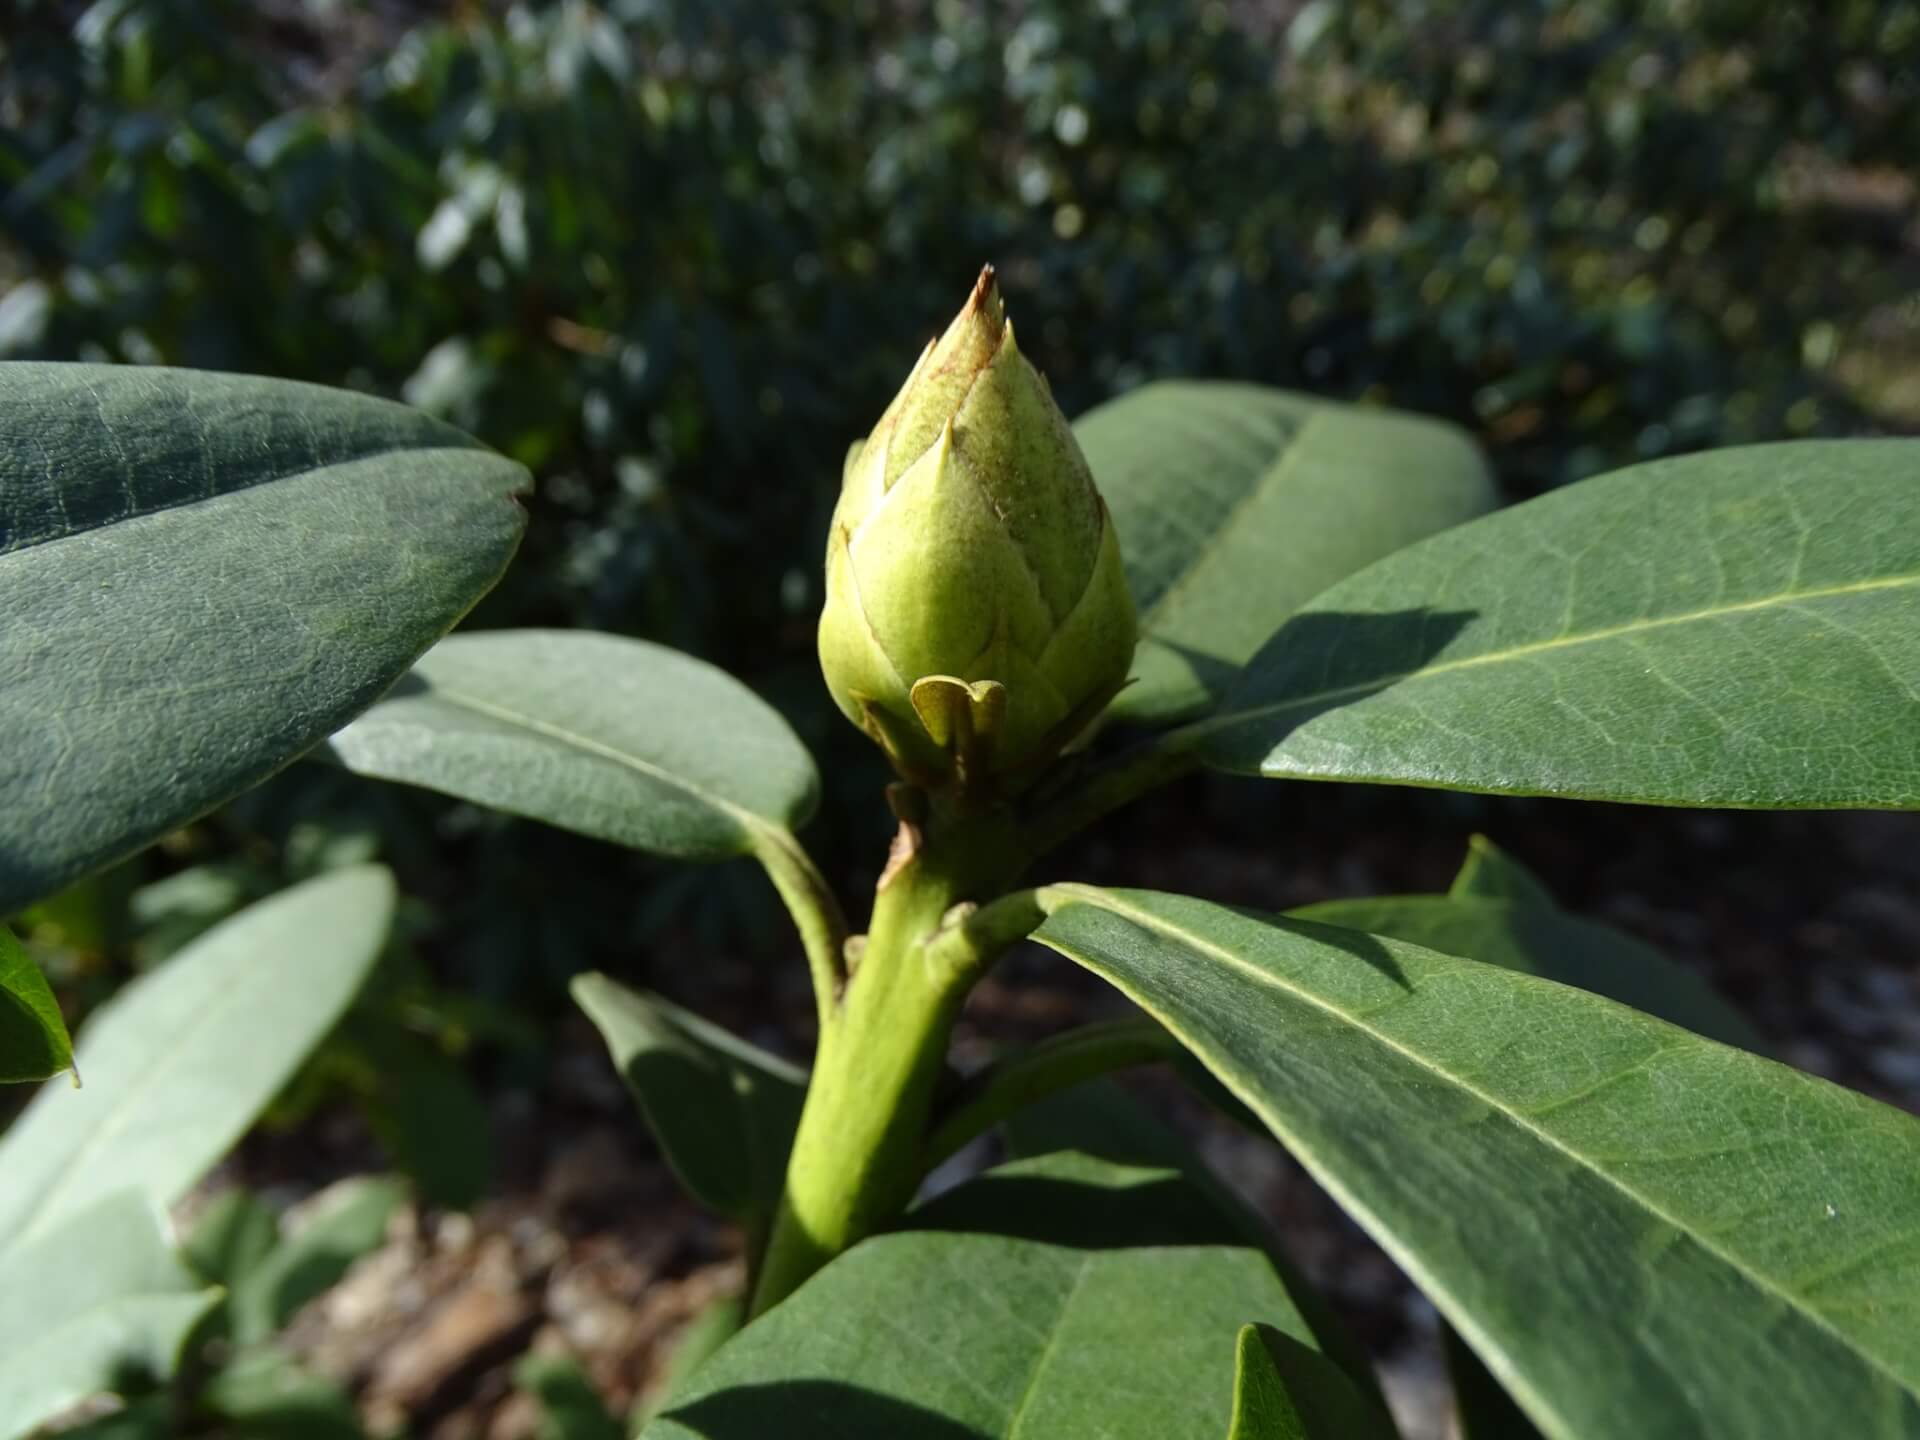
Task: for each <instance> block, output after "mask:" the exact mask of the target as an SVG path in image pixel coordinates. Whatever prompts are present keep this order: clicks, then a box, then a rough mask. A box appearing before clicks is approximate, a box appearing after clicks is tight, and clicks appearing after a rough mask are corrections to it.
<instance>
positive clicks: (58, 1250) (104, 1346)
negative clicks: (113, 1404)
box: [0, 1190, 220, 1440]
mask: <svg viewBox="0 0 1920 1440" xmlns="http://www.w3.org/2000/svg"><path fill="white" fill-rule="evenodd" d="M0 1296H5V1297H6V1303H5V1304H4V1305H0V1440H15V1437H17V1436H23V1435H28V1434H31V1433H32V1432H33V1431H34V1429H35V1428H36V1427H37V1426H38V1425H39V1424H40V1422H42V1421H44V1420H48V1419H51V1418H52V1417H53V1416H55V1415H57V1414H59V1413H60V1412H61V1411H63V1410H67V1409H69V1408H71V1407H72V1406H74V1405H76V1404H78V1403H79V1402H80V1401H82V1400H85V1399H87V1398H88V1397H89V1396H92V1395H96V1394H99V1393H101V1392H103V1391H107V1390H112V1389H114V1388H116V1386H117V1385H118V1384H120V1383H122V1382H124V1381H126V1380H129V1379H133V1380H136V1381H137V1380H139V1379H141V1378H142V1377H150V1378H152V1379H164V1378H166V1377H167V1376H170V1375H171V1374H172V1373H173V1370H174V1366H175V1364H176V1363H177V1361H178V1359H179V1355H180V1347H181V1345H182V1344H183V1343H184V1342H185V1341H186V1338H187V1334H188V1332H189V1331H190V1330H192V1328H193V1327H194V1325H195V1324H196V1323H198V1321H199V1320H200V1317H201V1316H203V1315H205V1314H206V1312H207V1310H208V1309H209V1308H210V1307H211V1306H212V1305H213V1304H214V1302H215V1301H216V1300H218V1299H219V1296H220V1292H219V1291H218V1290H215V1289H211V1288H207V1287H205V1286H203V1285H202V1283H201V1281H200V1280H198V1279H197V1278H196V1277H195V1276H194V1275H192V1274H191V1273H190V1272H189V1271H188V1270H187V1268H186V1267H185V1266H184V1265H183V1264H181V1262H180V1259H179V1257H178V1256H176V1255H175V1254H174V1253H173V1252H172V1250H170V1249H169V1248H168V1246H167V1242H166V1238H165V1236H164V1235H163V1234H162V1233H161V1229H160V1213H159V1211H158V1210H156V1209H155V1207H154V1204H153V1201H152V1199H151V1198H150V1197H148V1196H145V1195H142V1194H140V1193H139V1192H138V1191H135V1190H117V1191H112V1192H109V1193H107V1194H103V1195H96V1196H95V1197H94V1198H93V1199H92V1200H91V1201H90V1202H89V1203H87V1204H85V1205H83V1206H81V1207H80V1208H77V1209H75V1210H71V1211H68V1212H66V1213H64V1214H63V1215H61V1217H60V1218H59V1221H58V1223H57V1224H55V1225H54V1226H53V1227H52V1228H51V1229H49V1230H47V1231H45V1232H44V1233H43V1234H42V1235H41V1236H40V1237H39V1239H38V1240H36V1241H34V1242H32V1243H30V1244H26V1245H14V1246H11V1247H9V1248H8V1249H7V1250H6V1251H5V1252H4V1253H3V1254H0Z"/></svg>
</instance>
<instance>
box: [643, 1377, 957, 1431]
mask: <svg viewBox="0 0 1920 1440" xmlns="http://www.w3.org/2000/svg"><path fill="white" fill-rule="evenodd" d="M661 1418H662V1419H665V1420H671V1421H672V1422H673V1423H675V1424H676V1425H680V1426H684V1427H685V1428H686V1429H687V1430H690V1431H692V1432H693V1433H694V1434H695V1435H699V1436H703V1437H704V1440H769V1437H770V1436H775V1435H777V1436H780V1437H781V1440H901V1437H902V1436H908V1435H911V1436H913V1437H914V1440H988V1436H987V1432H986V1431H984V1430H978V1429H975V1428H974V1427H973V1426H970V1425H962V1424H960V1423H958V1422H957V1421H954V1420H950V1419H948V1418H947V1417H946V1416H944V1415H938V1414H935V1413H934V1412H933V1411H931V1410H928V1409H925V1408H923V1407H921V1406H919V1405H914V1404H910V1403H909V1402H907V1401H905V1400H896V1399H893V1398H892V1397H891V1396H887V1395H876V1394H875V1393H874V1392H872V1391H871V1390H863V1389H861V1388H860V1387H859V1386H857V1385H846V1384H842V1383H840V1382H838V1381H833V1380H782V1381H777V1382H775V1383H773V1384H770V1385H734V1386H730V1387H728V1388H727V1389H725V1390H722V1391H719V1392H717V1393H716V1394H713V1395H708V1396H705V1397H703V1398H702V1399H699V1400H695V1401H693V1402H692V1403H691V1404H688V1405H683V1406H679V1407H677V1408H675V1409H673V1410H669V1411H668V1412H667V1413H666V1414H665V1415H664V1416H663V1417H661Z"/></svg>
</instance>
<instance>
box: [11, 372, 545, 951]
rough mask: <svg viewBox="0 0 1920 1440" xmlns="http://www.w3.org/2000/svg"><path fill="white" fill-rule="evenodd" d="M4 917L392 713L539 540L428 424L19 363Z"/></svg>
mask: <svg viewBox="0 0 1920 1440" xmlns="http://www.w3.org/2000/svg"><path fill="white" fill-rule="evenodd" d="M0 429H4V430H5V432H6V434H7V435H8V436H9V442H8V444H7V445H6V446H4V447H0V734H4V735H6V736H7V744H6V745H5V747H4V748H0V915H5V914H8V913H10V912H12V911H15V910H17V909H19V908H20V907H22V906H23V905H25V904H26V903H27V902H29V901H31V900H34V899H36V898H39V897H41V896H44V895H50V894H52V893H54V892H55V891H56V890H58V889H60V888H61V887H62V886H63V885H65V884H67V883H68V882H69V881H72V880H73V879H75V878H77V877H78V876H80V875H82V874H84V873H86V872H87V871H89V870H93V869H97V868H99V867H100V866H102V865H105V864H107V863H108V862H109V861H112V860H115V859H117V858H119V857H120V856H122V855H126V854H128V853H130V852H131V851H133V850H136V849H138V848H139V847H140V846H142V845H145V844H146V843H148V842H149V841H151V840H154V839H156V838H158V837H159V836H160V835H163V834H165V833H166V832H167V831H169V830H171V829H174V828H175V827H176V826H179V825H181V824H183V823H185V822H186V821H188V820H191V819H193V818H194V817H195V816H197V815H200V814H203V813H204V812H206V811H207V810H210V809H212V808H213V807H214V806H216V805H218V804H220V803H221V802H222V801H225V800H227V799H230V798H231V797H232V796H234V795H237V794H239V793H240V792H241V791H242V790H245V789H247V788H248V787H249V786H251V785H254V784H256V783H257V782H259V781H260V780H262V779H264V778H266V776H268V775H270V774H271V773H272V772H273V771H275V770H277V769H279V768H280V767H281V766H283V765H285V764H286V763H287V762H288V761H290V760H292V759H293V758H294V757H295V756H297V755H299V754H301V753H302V752H303V751H305V750H307V749H309V748H310V747H311V746H313V745H315V744H317V743H319V742H320V741H321V740H324V739H325V738H326V736H327V735H328V734H329V733H331V732H332V731H334V730H337V729H338V728H339V727H340V726H341V725H343V724H344V723H346V721H347V720H348V719H350V718H351V717H352V716H353V715H355V714H356V713H358V712H359V711H360V710H362V709H363V708H365V707H366V706H367V705H369V704H371V703H372V702H373V701H374V700H375V699H376V698H378V696H379V695H380V693H381V691H383V690H385V689H386V688H387V687H388V686H389V685H391V684H392V683H393V681H394V680H395V678H397V677H398V676H399V675H400V674H401V673H402V672H404V671H405V670H406V668H407V666H409V665H410V664H412V663H413V661H414V660H415V658H417V657H418V656H419V654H420V653H421V652H422V651H423V650H425V649H426V648H427V647H428V646H429V645H431V644H432V643H433V642H434V641H435V640H436V639H438V638H439V637H440V636H441V635H443V634H444V633H445V632H446V631H447V630H448V629H449V628H451V626H452V625H453V623H454V622H455V621H456V620H458V619H459V618H460V617H461V616H462V615H463V614H465V613H466V611H467V610H468V608H469V607H471V606H472V605H473V603H474V602H475V601H476V600H478V599H479V598H480V596H481V595H483V594H484V593H486V591H487V589H488V588H489V587H490V586H492V584H493V583H494V581H495V580H496V579H498V578H499V575H500V572H501V570H502V569H503V568H504V567H505V566H506V563H507V560H508V559H509V558H510V557H511V556H512V554H513V551H514V547H515V546H516V545H517V544H518V543H519V539H520V531H521V527H522V525H523V523H524V516H523V514H522V512H521V509H520V507H519V506H518V505H517V504H516V503H515V502H514V501H513V500H512V499H511V498H510V497H511V496H512V493H513V492H514V491H515V490H517V489H518V488H519V487H520V486H521V484H522V483H523V482H524V480H525V478H526V476H525V472H524V471H522V470H521V469H520V467H519V466H517V465H514V464H512V463H511V462H509V461H506V460H503V459H501V458H500V457H499V456H497V455H494V454H493V453H491V452H490V451H488V450H485V449H483V448H481V447H480V445H479V444H478V442H476V441H475V440H473V439H471V438H470V437H468V436H466V435H464V434H462V433H460V432H459V431H457V430H454V429H453V428H451V427H450V426H447V425H443V424H441V423H439V422H438V421H435V420H430V419H428V418H427V417H426V416H423V415H419V414H416V413H415V412H413V411H410V410H407V409H405V408H403V407H401V406H398V405H394V404H391V403H389V402H387V401H383V400H374V399H371V398H369V397H367V396H363V395H354V394H350V393H347V392H345V391H339V390H327V389H323V388H321V387H319V386H315V385H301V384H295V383H292V382H289V381H280V380H264V379H259V378H255V377H251V376H242V375H216V374H209V373H204V372H199V371H191V370H166V369H158V368H153V367H146V366H141V367H134V366H126V367H119V366H110V365H55V364H38V363H25V362H17V363H10V364H5V365H0Z"/></svg>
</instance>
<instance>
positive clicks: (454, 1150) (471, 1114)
mask: <svg viewBox="0 0 1920 1440" xmlns="http://www.w3.org/2000/svg"><path fill="white" fill-rule="evenodd" d="M354 1020H363V1021H364V1020H365V1017H360V1016H356V1017H354V1019H353V1020H350V1021H349V1022H348V1026H349V1033H348V1036H347V1037H346V1040H347V1043H348V1044H349V1045H351V1047H352V1048H353V1049H354V1050H355V1051H357V1052H358V1053H359V1054H360V1055H361V1056H362V1057H363V1058H364V1059H365V1060H366V1061H367V1062H368V1066H369V1073H370V1075H371V1079H372V1084H373V1090H372V1093H370V1094H368V1095H367V1096H365V1097H364V1099H363V1101H362V1108H363V1109H364V1111H365V1112H366V1116H367V1124H368V1126H369V1127H370V1128H371V1129H372V1130H373V1133H374V1135H375V1137H376V1138H377V1139H378V1140H379V1141H380V1146H381V1148H382V1149H384V1150H385V1151H386V1152H387V1156H388V1159H389V1160H390V1161H391V1162H392V1164H393V1166H394V1168H395V1169H397V1170H399V1171H401V1172H402V1173H403V1174H405V1175H406V1177H407V1178H408V1179H409V1180H411V1181H412V1182H413V1185H414V1188H415V1189H416V1190H417V1191H418V1192H419V1195H420V1199H421V1201H422V1203H424V1204H427V1205H433V1206H438V1207H441V1208H443V1209H449V1210H465V1209H468V1208H470V1207H471V1206H472V1205H474V1204H475V1203H476V1202H478V1200H479V1199H480V1196H481V1193H482V1192H483V1191H484V1190H485V1189H486V1186H487V1177H488V1176H489V1174H491V1172H492V1169H493V1134H492V1126H491V1122H490V1120H489V1119H488V1116H487V1107H486V1104H485V1102H483V1101H482V1100H481V1098H480V1092H479V1091H478V1090H476V1089H475V1088H474V1085H473V1082H472V1081H471V1080H470V1079H468V1078H467V1073H466V1071H464V1070H463V1069H462V1068H461V1067H460V1065H459V1064H458V1063H456V1062H455V1061H454V1060H453V1059H452V1058H451V1057H449V1056H447V1055H446V1054H444V1053H442V1051H441V1050H440V1049H439V1047H438V1046H436V1045H434V1044H433V1043H432V1042H431V1041H429V1040H426V1039H423V1038H422V1037H420V1036H418V1035H415V1034H412V1033H411V1032H409V1031H407V1030H405V1029H402V1028H401V1027H400V1026H398V1025H393V1024H381V1023H378V1022H375V1021H366V1023H359V1024H355V1023H354Z"/></svg>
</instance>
